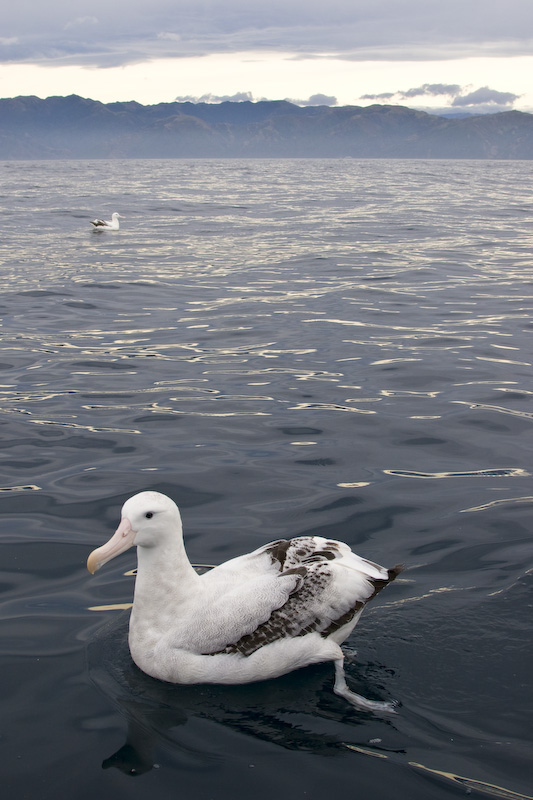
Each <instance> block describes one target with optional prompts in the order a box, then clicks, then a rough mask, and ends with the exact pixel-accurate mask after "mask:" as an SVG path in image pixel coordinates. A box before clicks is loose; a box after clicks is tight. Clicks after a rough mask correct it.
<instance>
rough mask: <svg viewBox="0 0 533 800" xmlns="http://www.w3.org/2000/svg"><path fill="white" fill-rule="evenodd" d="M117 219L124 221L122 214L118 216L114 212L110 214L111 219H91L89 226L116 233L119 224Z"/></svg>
mask: <svg viewBox="0 0 533 800" xmlns="http://www.w3.org/2000/svg"><path fill="white" fill-rule="evenodd" d="M119 219H124V217H123V216H122V214H118V213H117V212H116V211H115V212H114V213H113V214H111V219H110V220H109V219H93V220H92V221H91V225H94V227H95V228H98V230H111V231H118V229H119V227H120V224H119Z"/></svg>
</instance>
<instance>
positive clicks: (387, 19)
mask: <svg viewBox="0 0 533 800" xmlns="http://www.w3.org/2000/svg"><path fill="white" fill-rule="evenodd" d="M98 20H100V24H96V22H95V21H98ZM104 21H105V24H104ZM532 22H533V4H532V3H531V0H506V2H505V3H503V2H495V1H494V0H493V1H492V2H491V0H486V2H485V3H483V7H482V13H480V4H478V3H473V2H471V3H468V2H467V3H465V1H464V0H447V2H446V3H440V2H439V3H437V2H435V1H434V0H372V1H371V0H359V1H358V2H354V0H328V2H327V3H324V2H323V0H269V2H268V3H252V2H250V0H209V2H207V0H205V1H204V2H198V0H172V1H171V0H151V2H150V3H149V4H135V3H131V0H114V1H113V3H112V5H109V2H108V0H91V4H90V16H88V15H87V16H78V17H76V16H75V15H73V13H72V0H49V2H48V3H43V2H42V0H25V2H23V3H9V4H8V5H7V7H6V8H5V9H3V11H2V36H3V41H1V40H0V61H1V60H4V61H5V62H11V63H13V62H16V63H17V62H18V63H38V64H45V65H63V64H78V65H82V66H97V67H108V66H114V65H125V64H128V63H135V62H137V63H138V62H142V61H148V60H153V59H156V58H180V57H184V56H202V55H207V54H211V53H216V54H220V53H233V52H247V51H248V52H249V51H258V50H262V51H263V52H269V53H272V52H277V53H286V54H288V56H292V57H294V58H340V59H347V60H360V61H363V60H386V61H395V60H405V61H413V60H414V61H417V60H426V59H427V60H433V61H435V60H444V59H457V58H465V57H474V56H504V55H507V56H509V55H530V53H531V34H530V32H531V29H532Z"/></svg>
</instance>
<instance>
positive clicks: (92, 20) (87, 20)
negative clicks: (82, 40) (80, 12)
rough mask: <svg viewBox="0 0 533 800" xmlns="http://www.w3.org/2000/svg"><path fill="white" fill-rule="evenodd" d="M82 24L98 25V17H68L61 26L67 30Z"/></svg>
mask: <svg viewBox="0 0 533 800" xmlns="http://www.w3.org/2000/svg"><path fill="white" fill-rule="evenodd" d="M84 25H98V19H97V18H96V17H76V19H70V20H69V21H68V22H66V23H65V25H64V26H63V27H64V29H65V30H66V31H68V30H69V28H78V27H83V26H84Z"/></svg>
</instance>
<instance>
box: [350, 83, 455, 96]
mask: <svg viewBox="0 0 533 800" xmlns="http://www.w3.org/2000/svg"><path fill="white" fill-rule="evenodd" d="M462 91H463V89H462V87H461V86H459V85H458V84H456V83H424V84H423V85H422V86H418V87H417V88H415V89H406V90H403V89H398V90H397V91H396V92H382V93H381V94H364V95H363V96H362V97H361V100H392V98H393V97H396V98H397V99H409V98H413V97H440V96H442V95H445V96H449V97H456V96H457V95H458V94H460V93H461V92H462Z"/></svg>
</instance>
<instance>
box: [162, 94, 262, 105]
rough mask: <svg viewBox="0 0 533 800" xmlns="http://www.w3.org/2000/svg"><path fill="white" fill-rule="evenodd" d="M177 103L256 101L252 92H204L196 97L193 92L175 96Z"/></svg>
mask: <svg viewBox="0 0 533 800" xmlns="http://www.w3.org/2000/svg"><path fill="white" fill-rule="evenodd" d="M175 101H176V103H245V102H252V103H253V102H255V100H254V97H253V95H252V93H251V92H237V93H236V94H231V95H229V94H223V95H218V94H211V93H209V94H203V95H201V96H200V97H194V96H193V95H191V94H186V95H182V96H179V97H176V98H175Z"/></svg>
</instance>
